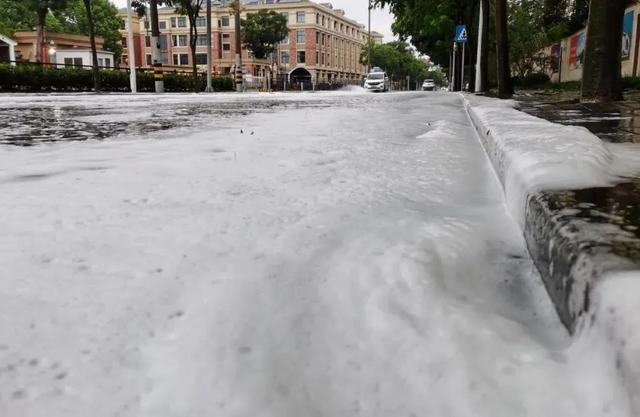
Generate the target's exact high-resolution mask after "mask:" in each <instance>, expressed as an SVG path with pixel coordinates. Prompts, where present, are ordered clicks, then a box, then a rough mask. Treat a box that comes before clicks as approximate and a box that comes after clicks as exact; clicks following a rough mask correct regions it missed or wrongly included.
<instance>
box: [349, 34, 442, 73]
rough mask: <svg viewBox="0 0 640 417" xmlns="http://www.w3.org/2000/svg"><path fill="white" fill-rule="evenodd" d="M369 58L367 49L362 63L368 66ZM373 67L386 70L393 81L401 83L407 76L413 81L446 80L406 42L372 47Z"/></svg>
mask: <svg viewBox="0 0 640 417" xmlns="http://www.w3.org/2000/svg"><path fill="white" fill-rule="evenodd" d="M367 57H368V52H367V50H366V48H365V49H364V50H363V51H362V54H361V56H360V61H361V62H362V63H363V64H366V63H367ZM371 66H372V67H380V68H382V69H384V70H385V71H386V72H387V74H388V75H389V78H391V80H393V81H399V82H402V81H404V80H405V79H406V77H407V76H409V77H411V79H412V80H424V79H426V78H433V79H435V80H442V79H443V78H444V75H441V74H438V73H439V72H440V71H439V70H438V69H435V68H430V67H428V66H427V64H426V63H425V62H423V61H421V60H420V59H418V58H417V57H416V56H415V55H414V54H413V51H412V50H411V48H410V47H409V45H408V44H407V43H405V42H389V43H385V44H382V45H372V47H371Z"/></svg>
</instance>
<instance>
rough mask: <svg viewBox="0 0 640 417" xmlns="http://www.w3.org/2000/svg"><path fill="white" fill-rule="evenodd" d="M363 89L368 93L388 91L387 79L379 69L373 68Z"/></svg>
mask: <svg viewBox="0 0 640 417" xmlns="http://www.w3.org/2000/svg"><path fill="white" fill-rule="evenodd" d="M364 88H365V89H367V90H368V91H382V92H386V91H389V77H387V73H385V72H384V71H382V70H381V69H380V68H373V69H372V70H371V72H370V73H369V74H367V79H366V80H365V81H364Z"/></svg>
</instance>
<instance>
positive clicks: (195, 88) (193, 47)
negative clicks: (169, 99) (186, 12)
mask: <svg viewBox="0 0 640 417" xmlns="http://www.w3.org/2000/svg"><path fill="white" fill-rule="evenodd" d="M189 19H190V24H191V30H190V32H191V39H190V40H189V47H190V49H191V70H192V71H193V91H194V92H195V93H197V92H199V91H200V89H199V86H198V67H197V66H196V42H197V39H198V29H197V28H196V16H193V19H191V16H190V17H189Z"/></svg>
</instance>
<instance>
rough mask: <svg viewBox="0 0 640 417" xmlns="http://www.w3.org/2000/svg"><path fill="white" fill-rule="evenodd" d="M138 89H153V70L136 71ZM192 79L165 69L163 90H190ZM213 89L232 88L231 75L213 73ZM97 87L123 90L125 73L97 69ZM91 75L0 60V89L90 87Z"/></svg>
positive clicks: (126, 84) (126, 86) (204, 82)
mask: <svg viewBox="0 0 640 417" xmlns="http://www.w3.org/2000/svg"><path fill="white" fill-rule="evenodd" d="M137 79H138V81H137V86H138V91H141V92H153V91H154V89H155V86H154V80H153V74H152V73H146V72H138V73H137ZM193 82H194V79H193V77H192V76H190V75H188V74H184V75H183V74H177V73H172V72H168V73H165V74H164V88H165V91H167V92H189V91H193ZM212 83H213V89H214V90H215V91H232V90H233V89H234V82H233V78H232V77H213V79H212ZM197 84H198V91H203V90H204V89H205V87H206V85H207V79H206V76H204V75H200V76H198V79H197ZM100 88H101V90H102V91H106V92H126V91H130V89H129V73H127V72H125V71H116V70H100ZM92 89H93V75H92V72H91V71H90V70H88V69H77V68H42V67H41V66H39V65H35V64H33V65H29V64H20V65H17V66H15V67H14V66H11V65H7V64H0V91H23V92H27V91H28V92H38V91H66V92H74V91H91V90H92Z"/></svg>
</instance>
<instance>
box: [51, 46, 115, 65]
mask: <svg viewBox="0 0 640 417" xmlns="http://www.w3.org/2000/svg"><path fill="white" fill-rule="evenodd" d="M65 58H72V59H73V58H81V59H82V65H85V66H91V65H92V64H93V58H92V57H91V51H89V50H85V49H82V50H74V49H61V50H58V51H56V53H55V63H56V64H58V68H64V60H65ZM106 60H109V62H108V65H107V62H106ZM98 64H99V65H100V66H101V67H109V68H113V67H114V62H113V52H105V51H98ZM87 69H88V68H87Z"/></svg>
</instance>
